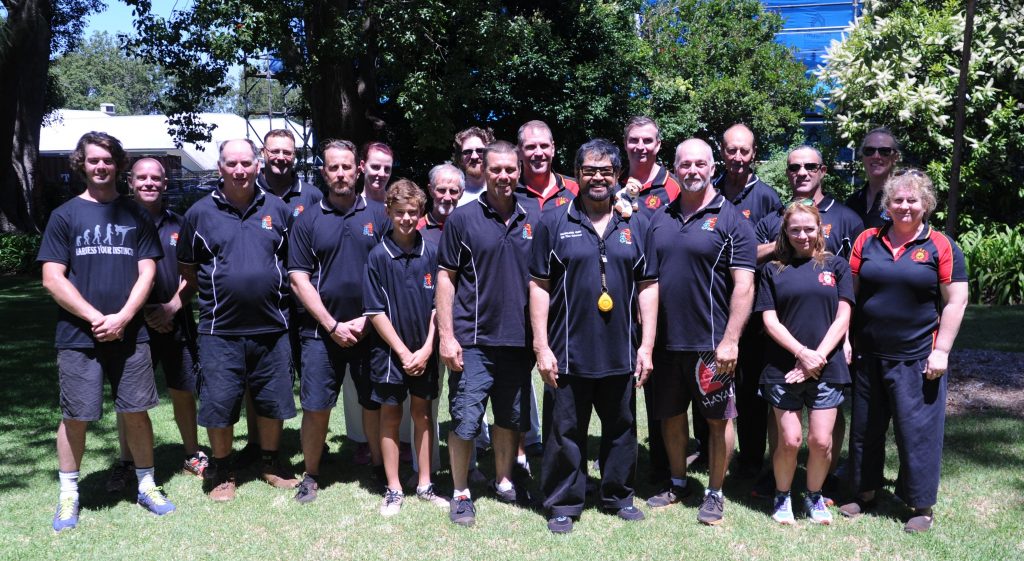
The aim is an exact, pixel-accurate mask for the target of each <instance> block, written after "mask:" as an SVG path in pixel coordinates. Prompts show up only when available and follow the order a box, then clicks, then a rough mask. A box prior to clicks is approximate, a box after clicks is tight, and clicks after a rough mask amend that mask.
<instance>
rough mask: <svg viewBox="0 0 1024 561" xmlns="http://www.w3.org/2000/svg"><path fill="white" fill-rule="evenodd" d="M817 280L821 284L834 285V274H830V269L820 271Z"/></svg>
mask: <svg viewBox="0 0 1024 561" xmlns="http://www.w3.org/2000/svg"><path fill="white" fill-rule="evenodd" d="M818 282H819V283H821V286H835V285H836V276H835V275H833V274H832V271H822V272H821V273H820V274H819V275H818Z"/></svg>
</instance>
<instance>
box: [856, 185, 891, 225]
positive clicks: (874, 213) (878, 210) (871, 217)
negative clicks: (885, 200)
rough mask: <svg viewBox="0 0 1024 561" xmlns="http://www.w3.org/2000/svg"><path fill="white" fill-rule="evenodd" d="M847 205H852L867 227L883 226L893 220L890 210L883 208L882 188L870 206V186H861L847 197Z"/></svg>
mask: <svg viewBox="0 0 1024 561" xmlns="http://www.w3.org/2000/svg"><path fill="white" fill-rule="evenodd" d="M846 206H848V207H850V210H852V211H853V212H856V213H857V215H858V216H860V219H861V221H862V222H864V227H865V228H881V227H882V226H885V225H886V224H888V223H890V222H892V218H891V217H889V212H888V211H887V210H885V209H884V208H882V191H881V190H879V191H878V193H875V200H873V201H871V205H870V206H869V205H868V188H867V186H864V187H861V188H860V189H857V190H856V191H854V192H853V193H851V194H850V196H849V197H847V198H846Z"/></svg>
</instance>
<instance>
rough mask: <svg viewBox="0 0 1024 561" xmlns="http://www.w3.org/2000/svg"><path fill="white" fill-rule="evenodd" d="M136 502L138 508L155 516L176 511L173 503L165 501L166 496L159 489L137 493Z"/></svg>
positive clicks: (154, 488)
mask: <svg viewBox="0 0 1024 561" xmlns="http://www.w3.org/2000/svg"><path fill="white" fill-rule="evenodd" d="M137 502H138V503H139V506H141V507H142V508H144V509H146V510H148V511H150V512H152V513H153V514H155V515H157V516H163V515H165V514H170V513H172V512H174V511H175V510H176V508H175V506H174V503H172V502H171V501H169V500H168V499H167V495H165V494H164V490H163V489H162V488H160V487H153V488H151V489H149V490H148V491H139V496H138V499H137Z"/></svg>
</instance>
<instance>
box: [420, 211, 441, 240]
mask: <svg viewBox="0 0 1024 561" xmlns="http://www.w3.org/2000/svg"><path fill="white" fill-rule="evenodd" d="M416 229H417V230H419V231H420V235H421V236H423V239H425V240H427V241H428V242H430V243H432V244H434V245H435V246H438V245H441V232H442V231H444V222H438V221H436V220H434V217H433V216H431V214H430V213H429V212H428V213H427V214H425V215H424V216H423V218H420V221H419V222H418V223H417V224H416Z"/></svg>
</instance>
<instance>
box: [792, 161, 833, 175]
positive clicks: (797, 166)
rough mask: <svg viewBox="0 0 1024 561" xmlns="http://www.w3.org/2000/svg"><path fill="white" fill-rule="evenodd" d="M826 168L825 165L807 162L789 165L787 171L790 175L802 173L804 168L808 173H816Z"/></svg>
mask: <svg viewBox="0 0 1024 561" xmlns="http://www.w3.org/2000/svg"><path fill="white" fill-rule="evenodd" d="M824 167H825V166H824V164H817V163H814V162H807V163H806V164H789V165H788V166H786V169H787V170H788V171H789V173H796V172H798V171H800V168H804V169H805V170H807V171H811V172H814V171H818V170H819V169H822V168H824Z"/></svg>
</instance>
